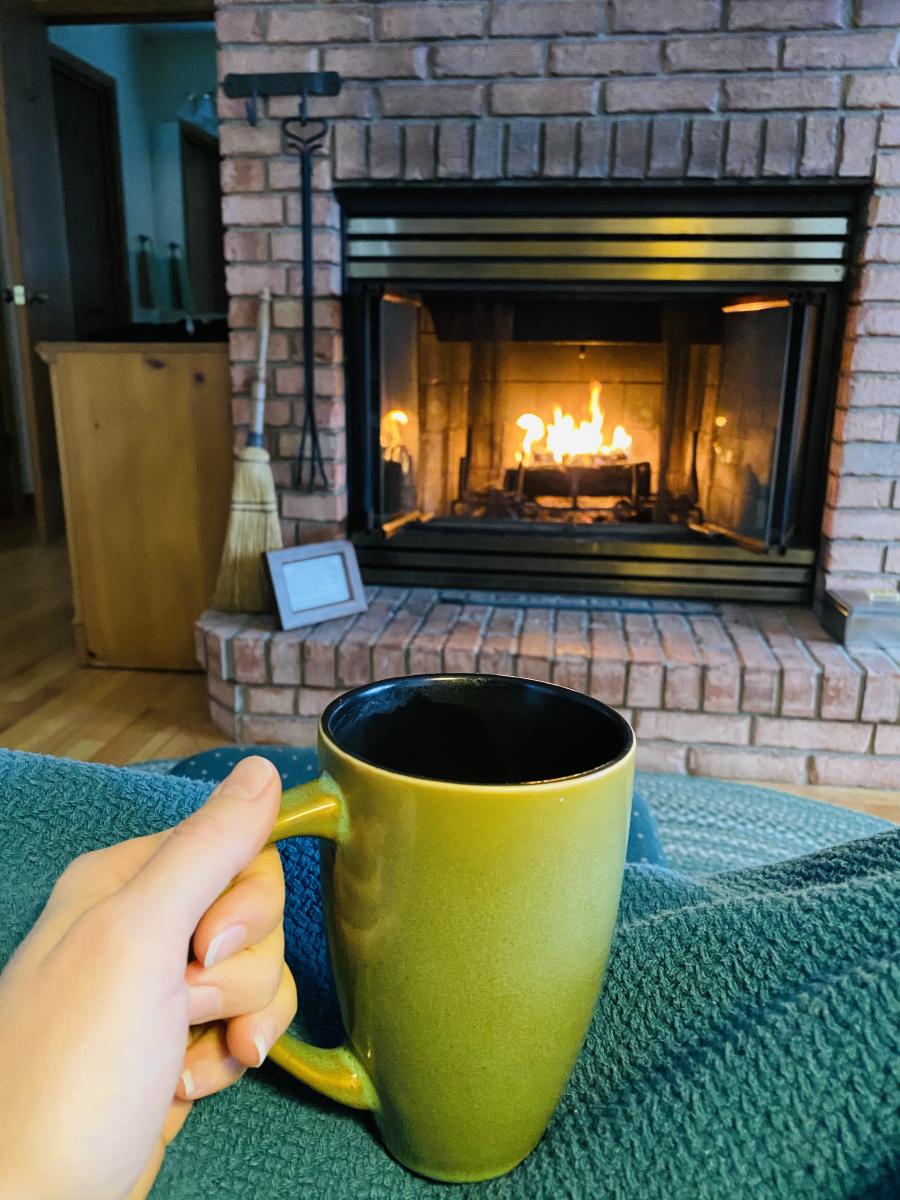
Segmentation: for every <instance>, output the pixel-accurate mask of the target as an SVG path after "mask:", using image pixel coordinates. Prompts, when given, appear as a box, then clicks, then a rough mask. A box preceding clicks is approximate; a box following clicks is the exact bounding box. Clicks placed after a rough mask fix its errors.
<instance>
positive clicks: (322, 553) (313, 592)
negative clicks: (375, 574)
mask: <svg viewBox="0 0 900 1200" xmlns="http://www.w3.org/2000/svg"><path fill="white" fill-rule="evenodd" d="M266 565H267V567H268V569H269V576H270V578H271V580H272V590H273V591H274V593H275V604H276V606H277V608H278V617H279V619H280V621H281V628H282V629H299V628H301V626H303V625H315V624H317V623H318V622H319V621H330V620H331V619H332V618H333V617H347V616H350V615H351V614H352V613H361V612H365V611H366V609H367V608H368V603H367V601H366V593H365V589H364V587H363V581H362V577H361V576H360V573H359V563H358V562H357V561H356V551H355V550H354V549H353V547H352V546H351V545H350V543H349V542H345V541H336V542H316V543H315V544H314V545H312V546H291V547H290V548H289V549H287V550H269V551H268V552H267V554H266Z"/></svg>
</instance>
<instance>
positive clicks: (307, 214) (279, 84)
mask: <svg viewBox="0 0 900 1200" xmlns="http://www.w3.org/2000/svg"><path fill="white" fill-rule="evenodd" d="M341 82H342V81H341V77H340V75H338V74H337V72H336V71H307V72H302V71H300V72H291V73H277V72H275V73H272V74H262V75H228V76H227V77H226V79H225V84H224V88H225V95H226V96H228V97H230V98H237V97H243V98H244V99H245V100H248V101H249V103H248V106H247V118H248V120H249V121H250V122H251V124H254V123H255V119H256V116H257V100H258V98H259V97H261V96H297V97H298V99H299V106H298V112H297V116H296V117H286V118H285V119H284V120H283V121H282V122H281V133H282V138H283V140H284V146H285V150H286V151H287V153H288V154H293V155H296V156H297V159H298V160H299V163H300V215H301V221H302V252H303V270H302V275H301V279H302V283H303V425H302V428H301V432H300V446H299V448H298V450H297V463H296V469H295V486H296V487H299V488H305V489H306V490H307V491H309V492H311V491H313V490H314V489H315V487H316V485H317V482H318V483H319V484H320V485H321V486H322V487H326V488H327V486H328V477H327V476H326V474H325V462H324V459H323V457H322V447H321V444H320V442H319V428H318V423H317V421H316V390H315V336H314V329H313V321H314V317H313V212H312V169H313V157H314V155H316V154H317V153H319V152H320V151H321V149H322V146H323V144H324V142H325V137H326V135H327V133H328V125H327V122H325V121H322V120H318V119H310V117H309V113H308V111H307V102H308V99H309V97H310V96H336V95H337V94H338V92H339V91H340V89H341ZM307 467H308V472H307V471H306V468H307ZM307 474H308V478H306V479H305V478H304V477H305V476H307Z"/></svg>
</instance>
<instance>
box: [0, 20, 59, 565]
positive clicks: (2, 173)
mask: <svg viewBox="0 0 900 1200" xmlns="http://www.w3.org/2000/svg"><path fill="white" fill-rule="evenodd" d="M0 209H2V213H0V219H2V222H3V231H4V235H5V238H4V241H5V250H6V254H5V257H4V260H3V262H2V263H0V287H2V289H3V294H4V298H5V296H6V295H7V294H8V295H9V296H10V297H13V296H15V297H16V300H15V302H14V309H13V311H14V313H15V320H14V322H13V323H12V325H13V329H14V333H13V336H14V337H15V340H16V343H17V346H16V359H17V362H18V367H19V370H18V380H19V386H20V387H21V390H22V405H23V408H24V411H25V414H26V421H27V428H28V440H29V444H30V448H31V467H32V479H33V486H34V506H35V516H36V518H37V526H38V535H39V537H40V539H41V541H42V542H44V543H47V542H49V541H52V540H53V539H54V538H56V537H58V536H59V534H61V533H62V531H63V525H64V520H63V503H62V485H61V483H60V476H59V455H58V453H57V449H56V429H55V425H54V420H53V399H52V395H51V391H50V376H49V372H48V370H47V367H46V366H45V364H44V363H43V362H41V361H40V359H39V358H38V356H37V354H36V353H35V347H36V346H37V344H38V343H39V342H43V341H66V340H69V339H71V338H72V336H73V333H74V321H73V318H72V290H71V285H70V281H69V252H68V247H67V245H66V222H65V210H64V205H63V193H62V179H61V172H60V165H59V153H58V149H57V140H56V114H55V111H54V104H53V77H52V72H51V70H50V47H49V42H48V39H47V30H46V27H45V26H44V24H43V22H42V21H41V19H40V17H39V16H38V15H37V12H36V10H35V7H34V5H33V3H32V2H31V0H3V15H2V17H0ZM20 301H21V303H20Z"/></svg>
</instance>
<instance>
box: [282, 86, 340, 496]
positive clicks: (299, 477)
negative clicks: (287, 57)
mask: <svg viewBox="0 0 900 1200" xmlns="http://www.w3.org/2000/svg"><path fill="white" fill-rule="evenodd" d="M306 101H307V94H306V92H301V93H300V104H299V113H298V115H297V116H296V117H286V118H285V119H284V120H283V121H282V122H281V132H282V136H283V138H284V144H285V149H286V150H287V152H288V153H289V154H296V155H297V157H298V159H299V161H300V216H301V221H302V255H303V272H302V281H303V426H302V428H301V431H300V446H299V448H298V450H297V466H296V486H297V487H300V488H302V487H304V480H303V476H304V466H305V465H306V464H307V463H308V466H309V477H308V480H307V481H306V484H305V486H306V490H307V491H310V492H311V491H313V489H314V488H315V486H316V482H317V477H318V480H319V481H320V482H321V484H322V486H323V487H327V486H328V479H327V477H326V475H325V463H324V461H323V458H322V447H321V445H320V443H319V427H318V422H317V420H316V394H315V358H314V355H315V337H314V325H313V322H314V317H313V212H312V169H313V162H312V160H313V156H314V155H315V154H316V153H317V152H318V151H319V150H321V148H322V144H323V142H324V141H325V137H326V134H327V133H328V126H327V124H326V123H325V122H324V121H321V120H310V119H309V116H308V114H307V108H306ZM307 444H308V445H307Z"/></svg>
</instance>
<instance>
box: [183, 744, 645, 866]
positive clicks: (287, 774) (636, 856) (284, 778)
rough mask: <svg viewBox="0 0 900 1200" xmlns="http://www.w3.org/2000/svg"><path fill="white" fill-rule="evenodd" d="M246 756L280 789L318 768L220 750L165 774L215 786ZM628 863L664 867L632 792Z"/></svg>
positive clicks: (261, 750) (290, 757)
mask: <svg viewBox="0 0 900 1200" xmlns="http://www.w3.org/2000/svg"><path fill="white" fill-rule="evenodd" d="M249 754H261V755H262V757H263V758H267V759H268V760H269V761H270V762H271V763H272V764H273V766H274V767H275V769H276V770H277V771H278V773H279V775H280V776H281V784H282V787H285V788H291V787H296V786H297V785H298V784H300V783H306V782H307V781H308V780H310V779H315V777H316V774H317V773H318V770H319V767H318V763H317V761H316V752H315V750H313V749H310V748H308V747H303V748H295V747H292V746H223V747H221V748H220V749H218V750H204V751H203V752H202V753H201V754H194V755H192V756H191V757H190V758H185V759H183V760H182V761H181V762H179V763H176V764H175V766H174V767H172V769H171V771H170V772H169V773H170V774H171V775H183V776H186V777H187V778H188V779H201V780H204V781H208V782H209V783H218V782H219V780H220V779H224V778H225V776H226V775H227V774H228V772H229V771H231V770H232V768H233V767H234V766H235V765H236V764H237V763H238V762H240V760H241V759H242V758H246V757H247V756H248V755H249ZM626 858H627V861H628V862H634V863H647V864H649V865H652V866H658V867H664V866H665V865H666V856H665V854H664V853H663V848H662V842H661V841H660V839H659V832H658V830H657V828H656V822H655V821H654V819H653V814H652V812H651V811H650V805H649V804H648V803H647V801H646V800H645V799H644V797H643V796H642V795H640V793H638V792H635V795H634V801H633V803H632V806H631V828H630V830H629V834H628V852H627V854H626Z"/></svg>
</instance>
